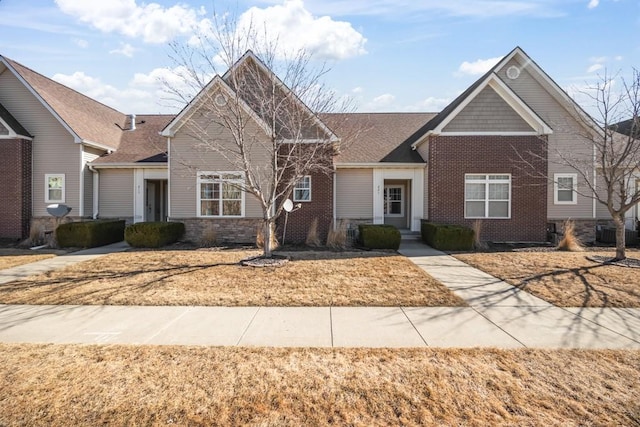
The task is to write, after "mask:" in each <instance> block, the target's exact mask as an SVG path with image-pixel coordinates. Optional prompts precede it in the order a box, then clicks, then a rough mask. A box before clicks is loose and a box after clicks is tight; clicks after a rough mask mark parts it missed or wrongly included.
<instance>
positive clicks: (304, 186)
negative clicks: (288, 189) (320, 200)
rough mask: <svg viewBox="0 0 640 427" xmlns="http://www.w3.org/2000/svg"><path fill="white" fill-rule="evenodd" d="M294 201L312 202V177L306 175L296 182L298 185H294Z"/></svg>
mask: <svg viewBox="0 0 640 427" xmlns="http://www.w3.org/2000/svg"><path fill="white" fill-rule="evenodd" d="M293 201H294V202H310V201H311V177H310V176H308V175H307V176H304V177H302V178H300V180H299V181H298V182H296V186H295V187H293Z"/></svg>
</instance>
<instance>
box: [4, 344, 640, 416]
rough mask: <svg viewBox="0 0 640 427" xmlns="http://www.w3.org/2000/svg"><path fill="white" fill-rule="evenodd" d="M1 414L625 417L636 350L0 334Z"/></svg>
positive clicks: (639, 392)
mask: <svg viewBox="0 0 640 427" xmlns="http://www.w3.org/2000/svg"><path fill="white" fill-rule="evenodd" d="M0 355H1V356H2V361H3V363H2V364H1V365H0V389H1V390H2V395H1V397H0V425H33V426H38V425H43V426H44V425H46V426H67V425H103V424H108V425H160V424H177V425H279V426H280V425H282V426H287V425H295V426H297V425H327V424H336V425H354V426H369V425H477V426H485V425H492V426H499V425H545V426H560V425H561V426H567V425H637V424H638V422H640V403H639V402H640V388H639V387H638V384H637V378H638V376H637V374H638V369H639V368H640V352H638V351H584V350H561V351H550V350H479V349H470V350H456V349H451V350H443V349H437V350H436V349H420V350H418V349H401V350H390V349H375V350H372V349H337V350H330V349H269V348H254V349H251V348H207V347H148V346H141V347H129V346H74V345H57V346H56V345H26V344H0Z"/></svg>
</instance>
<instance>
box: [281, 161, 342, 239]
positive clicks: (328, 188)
mask: <svg viewBox="0 0 640 427" xmlns="http://www.w3.org/2000/svg"><path fill="white" fill-rule="evenodd" d="M333 179H334V175H333V174H331V175H327V174H325V173H314V174H311V201H310V202H294V204H298V203H300V209H297V210H295V211H293V212H291V213H290V214H289V219H288V221H287V233H286V235H285V239H286V240H285V243H286V244H291V243H304V242H305V240H307V234H308V232H309V228H310V227H311V223H312V222H313V220H314V219H315V218H317V219H318V238H319V239H320V242H321V243H323V244H324V243H325V242H326V240H327V234H328V233H329V228H330V227H331V222H332V221H333ZM292 199H293V196H292ZM285 219H286V214H285V213H283V214H282V216H281V217H280V218H278V222H277V226H276V230H277V233H278V240H279V241H280V242H282V236H283V231H284V223H285Z"/></svg>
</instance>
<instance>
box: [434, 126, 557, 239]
mask: <svg viewBox="0 0 640 427" xmlns="http://www.w3.org/2000/svg"><path fill="white" fill-rule="evenodd" d="M529 153H536V155H537V156H541V157H542V158H543V159H544V160H538V159H536V156H532V155H531V154H529ZM520 156H522V157H523V158H524V160H526V161H528V162H530V163H531V164H534V165H535V167H536V171H533V170H531V169H530V168H527V167H526V165H525V162H524V161H523V160H522V159H521V158H520ZM428 170H429V172H428V173H429V183H428V185H429V220H430V221H432V222H435V223H442V224H458V225H466V226H469V227H471V226H472V225H473V222H474V221H475V220H469V219H465V218H464V198H465V194H464V190H465V174H469V173H476V174H507V173H508V174H511V218H510V219H488V218H487V219H483V220H482V232H481V239H482V240H485V241H545V240H546V223H547V179H546V178H545V176H546V174H547V162H546V141H545V140H543V139H541V138H539V137H536V136H439V137H434V138H431V139H430V141H429V167H428ZM536 175H538V176H536ZM540 175H543V176H540Z"/></svg>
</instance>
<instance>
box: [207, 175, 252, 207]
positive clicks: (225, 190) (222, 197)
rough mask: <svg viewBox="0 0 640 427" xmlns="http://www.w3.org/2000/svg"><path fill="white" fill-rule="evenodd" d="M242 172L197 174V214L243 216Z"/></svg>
mask: <svg viewBox="0 0 640 427" xmlns="http://www.w3.org/2000/svg"><path fill="white" fill-rule="evenodd" d="M243 184H244V175H243V174H242V172H200V173H199V174H198V216H201V217H242V216H244V191H242V185H243Z"/></svg>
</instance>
